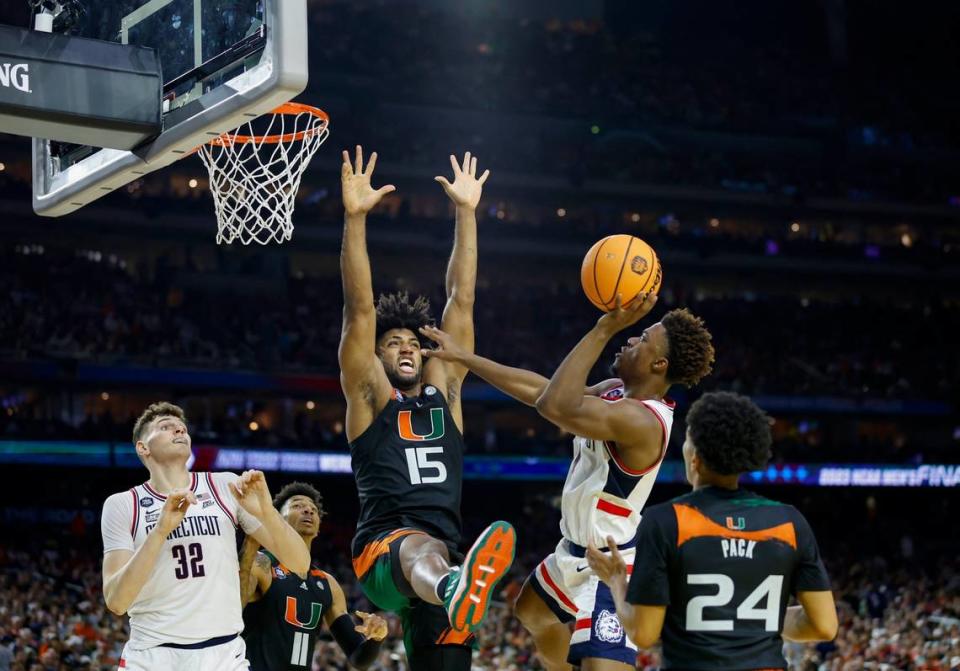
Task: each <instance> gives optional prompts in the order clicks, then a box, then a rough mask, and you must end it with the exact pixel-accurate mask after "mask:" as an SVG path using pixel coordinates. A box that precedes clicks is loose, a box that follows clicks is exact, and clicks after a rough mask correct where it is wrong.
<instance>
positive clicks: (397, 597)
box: [339, 146, 516, 671]
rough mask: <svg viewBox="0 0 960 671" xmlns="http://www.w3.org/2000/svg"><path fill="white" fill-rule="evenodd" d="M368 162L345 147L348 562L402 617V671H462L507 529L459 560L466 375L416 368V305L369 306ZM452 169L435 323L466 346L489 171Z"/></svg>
mask: <svg viewBox="0 0 960 671" xmlns="http://www.w3.org/2000/svg"><path fill="white" fill-rule="evenodd" d="M376 161H377V155H376V153H374V154H373V155H372V156H371V157H370V161H369V163H368V164H367V165H366V166H364V163H363V153H362V150H361V148H360V147H359V146H358V147H357V150H356V161H355V163H354V165H351V163H350V156H349V154H348V153H347V152H344V153H343V168H342V173H341V178H342V188H343V205H344V209H345V217H344V219H345V221H344V232H343V248H342V251H341V254H340V264H341V272H342V274H343V297H344V307H343V331H342V334H341V338H340V351H339V358H340V382H341V385H342V387H343V392H344V395H345V396H346V399H347V418H346V433H347V439H348V441H349V443H350V452H351V457H352V465H353V471H354V475H355V477H356V481H357V491H358V494H359V497H360V519H359V520H358V522H357V533H356V535H355V537H354V540H353V566H354V570H355V572H356V574H357V578H358V579H359V581H360V585H361V587H362V588H363V591H364V593H365V594H366V595H367V596H368V597H369V599H370V600H371V601H372V602H373V603H374V604H376V605H377V606H378V607H380V608H382V609H384V610H389V611H393V612H396V613H398V614H399V615H400V617H401V621H402V622H403V630H404V643H405V645H406V650H407V657H408V660H409V662H410V666H411V668H412V669H414V671H420V670H431V671H432V670H437V671H439V670H441V669H442V670H444V671H450V670H453V671H457V670H461V669H462V670H464V671H466V670H468V669H469V668H470V665H471V655H472V648H471V647H470V646H471V642H472V632H473V631H474V630H476V629H477V628H478V627H479V626H480V623H481V622H482V620H483V618H484V615H485V614H486V611H487V607H488V605H489V603H490V599H491V597H492V595H493V594H494V589H495V587H496V584H497V582H498V581H499V580H500V578H502V577H503V575H504V574H505V573H506V572H507V570H508V569H509V568H510V565H511V564H512V562H513V555H514V547H515V544H516V535H515V533H514V530H513V527H511V526H510V525H509V524H507V523H506V522H494V523H493V524H491V525H490V526H489V527H488V528H487V529H486V530H485V531H484V532H483V533H482V534H481V535H480V537H479V538H478V539H477V540H476V542H475V543H474V544H473V546H472V547H471V548H470V550H469V551H468V552H467V554H466V556H465V557H464V558H463V560H462V562H459V563H460V564H461V565H460V566H457V563H458V558H459V555H458V553H457V545H458V543H459V541H460V526H461V521H460V491H461V482H462V478H463V452H464V443H463V415H462V410H461V406H460V385H461V383H462V381H463V378H464V377H465V375H466V372H467V371H466V369H465V368H463V367H462V366H458V365H456V364H450V363H447V362H445V361H440V360H437V361H428V362H426V364H424V362H423V359H422V356H421V350H420V340H419V336H418V333H417V329H418V328H419V327H421V326H424V325H426V324H428V323H430V322H431V321H432V320H431V318H430V314H429V303H428V302H427V301H426V299H424V298H422V297H420V298H417V299H416V300H414V301H413V302H412V303H411V302H410V300H409V298H408V296H407V295H406V294H405V293H402V294H394V295H389V296H381V297H380V300H379V302H378V303H377V304H376V305H375V304H374V300H373V284H372V278H371V272H370V260H369V258H368V256H367V248H366V216H367V213H368V212H369V211H370V210H371V209H372V208H373V207H374V206H376V204H377V203H378V202H379V201H380V199H381V198H382V197H383V196H384V195H385V194H387V193H390V192H391V191H393V190H394V187H393V186H389V185H388V186H384V187H381V188H380V189H376V190H375V189H373V187H372V186H371V185H370V178H371V176H372V174H373V169H374V166H375V165H376ZM450 162H451V164H452V165H453V173H454V181H453V183H452V184H451V183H450V182H448V181H447V180H446V179H445V178H443V177H437V178H436V179H437V181H438V182H440V183H441V184H442V186H443V188H444V190H445V191H446V193H447V196H448V197H449V198H450V200H451V201H452V202H453V203H454V205H455V207H456V229H455V236H454V246H453V253H452V255H451V257H450V263H449V265H448V268H447V278H446V280H447V281H446V289H447V305H446V308H445V309H444V312H443V321H442V324H443V327H444V328H445V329H446V330H447V331H449V332H450V334H451V338H453V339H454V340H456V342H458V343H459V344H460V346H461V347H463V348H465V349H467V350H468V351H472V350H473V339H474V336H473V302H474V289H475V285H476V276H477V232H476V226H477V223H476V207H477V204H478V203H479V201H480V195H481V192H482V190H483V184H484V182H485V181H486V179H487V177H488V175H489V171H487V172H484V173H483V175H481V176H480V177H479V178H477V159H476V158H471V156H470V153H469V152H468V153H467V154H466V156H465V157H464V159H463V163H462V164H458V163H457V161H456V159H455V158H454V157H453V156H451V157H450Z"/></svg>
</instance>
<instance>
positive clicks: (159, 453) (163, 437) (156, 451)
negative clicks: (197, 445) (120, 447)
mask: <svg viewBox="0 0 960 671" xmlns="http://www.w3.org/2000/svg"><path fill="white" fill-rule="evenodd" d="M143 443H144V444H145V445H146V447H147V450H149V452H150V457H151V458H152V459H153V460H154V461H158V462H166V461H177V460H186V459H187V458H188V457H189V456H190V434H189V433H187V425H186V424H184V423H183V422H182V421H181V420H180V419H178V418H177V417H173V416H166V415H165V416H161V417H157V418H156V419H155V420H153V422H152V423H151V424H150V430H149V431H148V432H147V435H146V437H145V438H144V440H143Z"/></svg>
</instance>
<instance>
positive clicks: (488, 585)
mask: <svg viewBox="0 0 960 671" xmlns="http://www.w3.org/2000/svg"><path fill="white" fill-rule="evenodd" d="M516 545H517V534H516V532H515V531H514V529H513V526H511V525H510V524H509V523H507V522H494V523H493V524H491V525H490V526H488V527H487V528H486V529H484V531H483V533H481V534H480V536H479V537H478V538H477V540H476V541H475V542H474V544H473V545H472V546H471V547H470V550H469V551H468V552H467V554H466V555H465V556H464V558H463V564H462V565H461V566H454V567H451V566H450V556H449V553H448V551H447V548H446V546H445V545H444V544H443V543H441V542H440V541H438V540H436V539H434V538H431V537H430V536H423V535H417V536H408V537H407V538H404V539H403V544H402V545H401V547H400V565H401V569H402V572H403V576H404V577H405V578H406V579H407V581H408V582H409V584H410V586H411V588H412V589H413V591H414V592H415V593H416V595H417V596H418V597H420V598H421V599H423V600H424V601H426V602H428V603H432V604H440V603H442V604H443V605H444V607H445V608H446V609H447V613H448V615H449V619H450V623H451V625H452V626H453V628H454V629H456V630H460V631H475V630H476V629H477V628H479V626H480V623H481V622H482V621H483V618H484V617H485V616H486V613H487V608H488V607H489V605H490V599H491V598H492V596H493V595H494V593H495V590H496V586H497V583H499V582H500V579H501V578H503V576H504V575H506V573H507V571H509V570H510V566H511V565H512V564H513V556H514V551H515V550H516Z"/></svg>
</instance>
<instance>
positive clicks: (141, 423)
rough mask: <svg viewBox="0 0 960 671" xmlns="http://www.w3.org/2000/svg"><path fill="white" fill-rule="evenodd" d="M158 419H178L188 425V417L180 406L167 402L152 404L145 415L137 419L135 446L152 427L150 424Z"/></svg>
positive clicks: (134, 432)
mask: <svg viewBox="0 0 960 671" xmlns="http://www.w3.org/2000/svg"><path fill="white" fill-rule="evenodd" d="M157 417H176V418H177V419H179V420H180V421H181V422H183V423H184V424H186V423H187V416H186V415H185V414H184V412H183V408H181V407H180V406H179V405H174V404H173V403H168V402H167V401H160V402H159V403H151V404H150V405H148V406H147V409H146V410H144V411H143V414H141V415H140V417H138V418H137V422H136V424H134V425H133V443H134V444H137V443H139V442H140V441H141V440H143V434H144V433H145V432H146V430H147V427H149V426H150V422H152V421H153V420H155V419H156V418H157Z"/></svg>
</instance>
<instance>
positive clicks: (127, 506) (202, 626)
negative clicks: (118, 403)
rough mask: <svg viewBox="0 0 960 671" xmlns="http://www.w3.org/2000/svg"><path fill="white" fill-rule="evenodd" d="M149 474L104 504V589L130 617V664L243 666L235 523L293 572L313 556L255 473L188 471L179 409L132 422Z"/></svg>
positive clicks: (146, 669) (149, 668)
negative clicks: (276, 508)
mask: <svg viewBox="0 0 960 671" xmlns="http://www.w3.org/2000/svg"><path fill="white" fill-rule="evenodd" d="M133 442H134V444H135V445H136V450H137V456H138V457H140V461H142V462H143V464H144V465H145V466H146V467H147V470H148V471H149V472H150V479H149V480H147V482H145V483H143V484H142V485H137V486H136V487H134V488H133V489H130V490H128V491H125V492H121V493H119V494H113V495H112V496H110V497H109V498H108V499H107V500H106V502H105V503H104V504H103V516H102V517H101V520H100V524H101V528H102V532H103V552H104V557H103V596H104V600H105V601H106V604H107V608H109V609H110V610H111V611H112V612H114V613H116V614H117V615H123V614H124V613H126V614H128V615H129V616H130V640H129V641H128V642H127V644H126V645H125V646H124V648H123V653H122V655H121V659H120V667H121V668H125V669H127V670H128V671H169V669H178V670H182V671H187V670H189V669H197V670H199V669H218V670H219V669H224V670H227V671H231V670H233V669H246V668H248V666H247V661H246V655H245V647H244V644H243V639H241V638H240V632H241V630H242V629H243V619H242V617H241V609H240V583H239V581H238V580H237V571H238V570H239V565H238V563H237V534H236V529H237V527H238V526H240V527H242V528H243V530H244V531H245V532H247V533H248V534H249V535H251V536H253V537H254V538H256V539H257V541H258V542H259V543H261V544H263V546H264V547H266V548H269V549H270V551H271V552H273V553H274V554H275V555H276V556H277V557H279V558H280V559H281V561H282V562H283V563H284V565H286V566H289V567H290V570H291V571H294V572H296V573H301V574H306V572H307V571H308V570H309V568H310V553H309V552H308V551H307V549H306V548H305V547H304V545H303V541H302V540H301V539H300V536H299V535H298V534H297V533H296V531H294V530H293V528H292V527H291V526H290V525H289V524H287V522H286V520H284V519H283V518H282V517H281V516H280V513H278V512H277V511H276V510H275V509H274V507H273V505H272V503H271V501H270V490H269V489H268V488H267V482H266V480H265V479H264V477H263V473H261V472H260V471H246V472H245V473H244V474H243V475H242V476H236V475H234V474H233V473H191V472H190V471H189V470H187V460H188V458H189V457H190V434H189V433H187V425H186V418H185V417H184V414H183V410H182V409H181V408H179V407H177V406H176V405H173V404H172V403H154V404H153V405H150V406H149V407H148V408H147V409H146V410H145V411H144V412H143V414H142V415H140V418H139V419H138V420H137V423H136V425H135V426H134V428H133Z"/></svg>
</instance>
